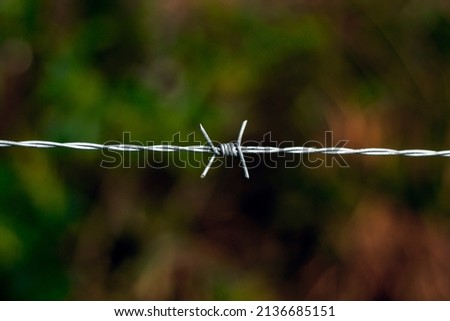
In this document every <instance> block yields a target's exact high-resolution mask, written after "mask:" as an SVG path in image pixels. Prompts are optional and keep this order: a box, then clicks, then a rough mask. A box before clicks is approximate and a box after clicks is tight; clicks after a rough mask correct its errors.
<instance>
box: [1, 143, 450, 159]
mask: <svg viewBox="0 0 450 321" xmlns="http://www.w3.org/2000/svg"><path fill="white" fill-rule="evenodd" d="M2 147H28V148H57V147H63V148H70V149H80V150H114V151H123V152H133V151H156V152H178V151H187V152H197V153H214V154H216V155H218V156H238V150H237V147H236V145H235V144H234V143H226V144H220V145H219V147H216V146H214V150H212V148H211V147H210V146H208V145H192V146H176V145H147V146H144V145H133V144H115V145H108V144H97V143H86V142H69V143H59V142H52V141H43V140H25V141H11V140H0V148H2ZM240 149H241V151H242V153H243V154H275V153H288V154H340V155H351V154H353V155H357V154H359V155H369V156H395V155H402V156H412V157H426V156H442V157H450V150H441V151H435V150H429V149H401V150H396V149H390V148H346V147H324V148H315V147H267V146H242V145H240Z"/></svg>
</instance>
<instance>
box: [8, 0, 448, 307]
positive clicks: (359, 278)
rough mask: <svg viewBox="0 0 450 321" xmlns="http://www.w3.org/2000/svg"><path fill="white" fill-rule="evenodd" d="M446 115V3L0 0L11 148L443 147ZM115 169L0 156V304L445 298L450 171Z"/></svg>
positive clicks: (352, 161)
mask: <svg viewBox="0 0 450 321" xmlns="http://www.w3.org/2000/svg"><path fill="white" fill-rule="evenodd" d="M449 117H450V5H449V2H448V1H447V0H441V1H419V0H409V1H408V0H390V1H369V0H353V1H350V0H349V1H347V0H339V1H307V0H303V1H293V0H286V1H267V0H253V1H251V0H246V1H237V0H220V1H207V0H164V1H162V0H161V1H146V0H135V1H129V0H97V1H87V0H42V1H32V0H1V1H0V138H1V139H10V140H29V139H42V140H53V141H62V142H66V141H89V142H100V143H102V142H107V141H111V140H117V141H121V140H122V137H123V132H130V133H131V135H132V139H133V140H136V141H141V142H147V141H149V140H151V141H155V142H160V141H167V140H170V139H171V138H172V137H173V135H174V134H175V133H177V132H180V133H181V137H185V136H187V135H188V134H189V133H191V132H193V131H197V134H198V130H197V128H198V124H199V123H203V124H204V125H205V126H206V128H207V129H208V131H209V134H210V135H211V137H212V138H214V139H216V140H220V141H223V142H226V141H230V140H233V139H235V137H236V135H237V132H238V129H239V126H240V124H241V122H242V120H244V119H248V120H249V124H248V127H247V130H246V133H245V140H255V141H258V140H261V139H262V137H263V135H264V134H265V133H267V132H269V131H270V132H271V134H272V137H273V138H274V139H276V140H278V141H279V142H281V141H286V140H287V141H292V142H293V143H295V144H296V145H300V146H301V145H303V143H304V142H306V141H309V140H316V141H318V142H321V143H325V141H324V139H325V138H324V137H325V136H324V133H325V131H333V135H334V139H335V142H337V141H338V140H340V139H345V140H349V143H348V144H347V147H354V148H359V147H389V148H395V149H403V148H425V149H437V150H440V149H450V121H449V120H450V118H449ZM196 137H197V138H198V139H202V138H201V136H196ZM124 156H126V157H131V163H130V164H131V166H129V167H130V168H116V169H104V168H101V167H100V163H101V161H102V160H103V159H104V155H102V153H101V152H99V151H77V150H68V149H53V150H49V149H47V150H42V149H26V148H4V149H1V150H0V284H1V286H0V298H1V299H4V300H9V299H14V300H38V299H39V300H41V299H54V300H61V299H71V300H99V299H101V300H110V299H119V300H134V299H139V300H147V299H151V300H166V299H189V300H196V299H200V300H203V299H209V300H231V299H238V300H250V299H251V300H266V299H267V300H269V299H282V300H285V299H287V300H291V299H296V300H303V299H355V300H359V299H367V300H374V299H375V300H376V299H382V300H383V299H395V300H404V299H406V300H409V299H412V300H416V299H431V300H435V299H450V251H449V249H450V234H449V232H450V199H449V197H450V159H446V158H437V157H434V158H433V157H426V158H413V157H377V156H346V157H345V160H346V161H347V163H348V164H349V168H341V167H339V166H333V167H324V166H322V167H320V168H316V169H310V168H307V167H305V166H299V167H298V168H294V169H286V168H284V165H283V159H284V158H283V157H282V156H280V157H279V160H278V161H279V163H278V164H279V167H278V168H268V167H265V166H258V167H257V168H255V169H252V170H251V171H250V175H251V178H250V180H246V179H245V178H244V177H243V174H242V170H241V169H240V168H238V167H237V166H235V168H233V169H231V168H217V169H213V170H211V172H210V173H209V174H208V176H207V177H206V178H205V179H203V180H202V179H200V177H199V175H200V173H201V171H202V168H200V167H198V168H192V167H188V168H178V167H177V166H175V165H174V166H170V167H168V168H164V169H152V168H149V167H147V168H139V166H138V161H139V157H142V155H139V156H138V155H132V156H130V155H124ZM164 157H171V156H170V155H166V156H164ZM180 157H181V158H183V157H184V159H189V157H191V156H189V155H186V154H183V153H181V154H180ZM322 158H323V159H325V157H324V156H322ZM206 160H207V159H206V156H205V161H206Z"/></svg>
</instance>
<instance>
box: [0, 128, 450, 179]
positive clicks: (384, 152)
mask: <svg viewBox="0 0 450 321" xmlns="http://www.w3.org/2000/svg"><path fill="white" fill-rule="evenodd" d="M246 125H247V121H244V122H243V123H242V125H241V129H240V131H239V135H238V138H237V140H236V141H234V142H231V143H224V144H219V146H215V145H214V144H213V142H212V140H211V138H210V137H209V135H208V133H207V132H206V130H205V129H204V128H203V126H202V125H200V130H201V132H202V134H203V136H204V137H205V139H206V142H207V144H206V145H193V146H176V145H147V146H144V145H133V144H97V143H87V142H69V143H59V142H52V141H44V140H26V141H11V140H0V148H2V147H3V148H5V147H29V148H57V147H63V148H72V149H79V150H110V151H122V152H137V151H155V152H169V153H170V152H178V151H186V152H194V153H209V154H213V155H212V156H211V158H210V159H209V162H208V165H207V166H206V167H205V169H204V171H203V173H202V174H201V177H202V178H203V177H205V176H206V174H207V173H208V171H209V169H210V168H211V166H212V164H213V162H214V160H215V158H216V157H220V156H233V157H239V158H240V161H241V164H242V168H243V170H244V175H245V177H246V178H250V175H249V173H248V168H247V164H246V162H245V158H244V155H245V154H273V153H280V154H281V153H288V154H334V155H336V154H339V155H351V154H353V155H357V154H359V155H369V156H395V155H402V156H410V157H427V156H442V157H450V150H441V151H436V150H428V149H402V150H396V149H391V148H346V147H323V148H315V147H303V146H302V147H270V146H242V136H243V134H244V130H245V127H246Z"/></svg>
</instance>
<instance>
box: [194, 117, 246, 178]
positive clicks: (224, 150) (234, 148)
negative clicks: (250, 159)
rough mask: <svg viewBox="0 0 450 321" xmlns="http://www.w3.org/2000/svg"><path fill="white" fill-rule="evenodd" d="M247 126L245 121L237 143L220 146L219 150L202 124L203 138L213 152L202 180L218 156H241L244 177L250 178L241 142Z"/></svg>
mask: <svg viewBox="0 0 450 321" xmlns="http://www.w3.org/2000/svg"><path fill="white" fill-rule="evenodd" d="M246 126H247V121H246V120H244V121H243V122H242V125H241V129H240V131H239V135H238V139H237V141H236V142H233V143H227V144H220V145H219V148H218V147H215V146H214V144H213V142H212V140H211V138H209V135H208V133H207V132H206V130H205V128H203V126H202V124H200V131H201V132H202V134H203V136H204V137H205V139H206V142H207V143H208V144H209V146H210V147H211V152H212V153H213V155H212V156H211V158H210V159H209V162H208V165H206V167H205V169H204V170H203V173H202V174H201V175H200V177H201V178H204V177H205V176H206V174H208V171H209V169H210V168H211V166H212V164H213V162H214V159H215V158H216V156H239V158H240V160H241V163H242V167H243V169H244V176H245V177H246V178H250V175H249V173H248V168H247V163H246V162H245V158H244V153H243V152H242V148H241V142H242V136H243V135H244V131H245V127H246Z"/></svg>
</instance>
